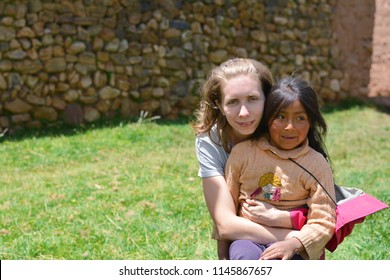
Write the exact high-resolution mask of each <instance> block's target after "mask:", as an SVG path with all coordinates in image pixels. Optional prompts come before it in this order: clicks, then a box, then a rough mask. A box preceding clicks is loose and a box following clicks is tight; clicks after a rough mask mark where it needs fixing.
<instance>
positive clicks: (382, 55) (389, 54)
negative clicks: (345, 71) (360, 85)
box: [369, 0, 390, 106]
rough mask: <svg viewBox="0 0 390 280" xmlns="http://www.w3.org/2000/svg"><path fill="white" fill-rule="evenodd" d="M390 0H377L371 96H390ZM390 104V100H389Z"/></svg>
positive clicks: (389, 104)
mask: <svg viewBox="0 0 390 280" xmlns="http://www.w3.org/2000/svg"><path fill="white" fill-rule="evenodd" d="M389 15H390V1H388V0H376V16H375V27H374V36H373V37H374V38H373V54H372V67H371V71H370V83H369V96H371V97H375V96H378V97H379V96H382V97H383V96H387V97H390V28H389V26H390V16H389ZM382 100H383V99H382ZM387 104H388V106H390V102H389V100H387Z"/></svg>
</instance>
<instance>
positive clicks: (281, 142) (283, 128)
mask: <svg viewBox="0 0 390 280" xmlns="http://www.w3.org/2000/svg"><path fill="white" fill-rule="evenodd" d="M309 129H310V121H309V118H308V116H307V114H306V110H305V108H304V107H303V106H302V104H301V102H300V101H299V100H296V101H294V103H292V104H290V105H289V106H287V107H285V108H282V109H281V110H280V112H279V113H278V114H276V116H275V118H274V119H273V120H272V121H271V123H270V125H269V135H270V144H271V145H272V146H274V147H276V148H278V149H281V150H291V149H295V148H296V147H299V146H300V145H301V144H302V143H303V141H304V140H305V139H306V137H307V134H308V132H309Z"/></svg>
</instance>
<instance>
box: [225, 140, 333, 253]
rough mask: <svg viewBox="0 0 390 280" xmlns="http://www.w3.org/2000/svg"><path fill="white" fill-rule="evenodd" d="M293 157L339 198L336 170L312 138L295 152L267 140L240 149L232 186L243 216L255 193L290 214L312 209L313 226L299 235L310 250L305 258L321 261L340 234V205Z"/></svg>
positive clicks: (230, 171) (230, 175) (231, 168)
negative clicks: (246, 202)
mask: <svg viewBox="0 0 390 280" xmlns="http://www.w3.org/2000/svg"><path fill="white" fill-rule="evenodd" d="M288 158H291V159H293V160H294V161H296V162H298V163H299V164H300V165H302V166H304V167H305V168H306V169H307V170H309V171H310V172H311V173H312V174H313V175H314V176H315V177H316V178H317V179H318V180H319V181H320V182H321V184H322V186H324V187H325V188H326V190H327V192H328V193H329V194H330V195H331V196H332V198H334V197H335V193H334V184H333V174H332V170H331V168H330V166H329V164H328V162H327V161H326V160H325V158H324V157H323V156H322V155H321V154H320V153H318V152H316V151H315V150H313V149H312V148H311V147H309V146H308V141H307V140H306V141H305V142H304V144H303V145H302V146H301V147H299V148H296V149H294V150H279V149H277V148H275V147H273V146H271V145H270V144H269V142H268V140H267V139H266V138H261V139H260V140H259V141H252V140H248V141H245V142H242V143H239V144H237V145H235V146H234V148H233V150H232V152H231V154H230V156H229V158H228V161H227V163H226V169H225V176H226V182H227V184H228V187H229V189H230V192H231V194H232V196H233V200H234V203H235V205H236V207H237V213H240V205H241V203H242V202H243V201H244V200H245V199H246V198H250V197H251V195H252V198H256V199H258V200H260V201H265V202H267V203H270V204H272V205H274V206H276V207H277V208H279V209H284V210H291V209H294V208H296V207H300V206H304V205H307V206H308V208H309V211H308V216H307V223H306V225H304V226H303V228H302V229H301V230H300V232H299V234H298V235H297V236H296V237H297V238H298V239H299V240H300V241H301V243H302V244H303V246H304V248H305V251H304V252H303V253H301V255H302V256H303V257H304V258H305V259H312V260H315V259H319V258H320V256H321V255H322V253H323V252H324V248H325V245H326V243H327V242H328V241H329V240H330V238H331V237H332V235H333V233H334V229H335V223H336V214H335V205H334V203H333V202H332V200H331V199H330V198H329V196H328V195H327V194H326V192H325V191H324V190H323V189H322V187H321V186H319V184H318V183H317V181H316V180H315V179H314V178H313V177H312V176H311V175H310V174H309V173H308V172H306V171H305V170H303V169H302V168H301V167H300V166H298V165H297V164H295V163H294V162H292V161H290V160H288Z"/></svg>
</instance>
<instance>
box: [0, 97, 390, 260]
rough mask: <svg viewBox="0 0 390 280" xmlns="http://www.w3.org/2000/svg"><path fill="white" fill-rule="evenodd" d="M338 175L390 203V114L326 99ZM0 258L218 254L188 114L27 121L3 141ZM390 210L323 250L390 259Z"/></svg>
mask: <svg viewBox="0 0 390 280" xmlns="http://www.w3.org/2000/svg"><path fill="white" fill-rule="evenodd" d="M325 116H326V119H327V122H328V125H329V134H328V138H327V144H328V149H329V153H330V155H331V159H332V163H333V168H334V171H335V178H336V182H337V183H339V184H341V185H345V186H355V187H359V188H361V189H363V190H364V191H366V192H367V193H369V194H372V195H374V196H376V197H377V198H379V199H381V200H382V201H384V202H386V203H387V204H389V202H390V191H389V190H390V161H389V152H390V142H389V138H390V116H389V115H388V114H386V113H383V112H380V111H378V110H376V109H375V108H374V107H372V106H365V105H362V104H352V105H350V106H347V107H337V108H328V109H326V110H325ZM0 154H1V157H0V166H1V172H0V259H3V260H5V259H39V260H44V259H59V260H62V259H67V260H73V259H77V260H83V259H91V260H100V259H104V260H113V259H116V260H124V259H139V260H148V259H175V260H179V259H187V260H188V259H189V260H192V259H201V260H211V259H216V246H215V242H214V241H213V240H211V238H210V235H211V228H212V224H211V220H210V217H209V214H208V211H207V208H206V206H205V203H204V198H203V193H202V188H201V181H200V179H199V178H198V177H197V171H198V165H197V160H196V156H195V153H194V133H193V131H192V129H191V127H190V126H189V124H188V121H177V122H168V121H164V120H158V121H147V120H144V121H143V122H124V121H123V122H120V121H113V122H111V123H105V124H99V125H94V126H89V127H87V128H62V129H49V130H41V131H31V130H30V131H26V132H24V133H18V134H16V135H14V136H5V137H2V138H1V139H0ZM389 220H390V210H388V209H386V210H384V211H381V212H378V213H376V214H374V215H372V216H369V217H368V218H367V219H366V221H365V222H364V223H363V224H359V225H357V226H356V227H355V230H354V232H353V234H352V235H351V236H349V237H347V238H346V240H345V241H344V242H343V243H342V244H341V245H340V246H339V248H338V249H337V250H336V251H335V252H334V253H332V254H331V253H327V258H328V259H351V260H359V259H364V260H370V259H375V260H379V259H381V260H384V259H390V253H389V252H390V237H389V222H388V221H389Z"/></svg>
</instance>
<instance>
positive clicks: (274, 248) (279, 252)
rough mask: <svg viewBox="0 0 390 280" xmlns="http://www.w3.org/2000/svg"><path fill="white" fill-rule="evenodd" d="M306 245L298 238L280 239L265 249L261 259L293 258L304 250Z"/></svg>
mask: <svg viewBox="0 0 390 280" xmlns="http://www.w3.org/2000/svg"><path fill="white" fill-rule="evenodd" d="M303 249H304V247H303V245H302V243H301V241H299V240H298V239H297V238H290V239H288V240H284V241H279V242H276V243H274V244H272V245H271V246H269V247H268V248H267V249H265V250H264V252H263V254H262V255H261V257H260V260H274V259H282V260H288V259H291V258H292V257H293V256H294V255H295V254H297V253H299V252H301V251H303Z"/></svg>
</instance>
